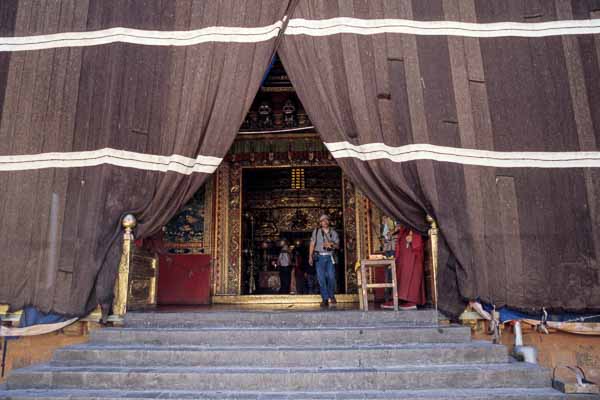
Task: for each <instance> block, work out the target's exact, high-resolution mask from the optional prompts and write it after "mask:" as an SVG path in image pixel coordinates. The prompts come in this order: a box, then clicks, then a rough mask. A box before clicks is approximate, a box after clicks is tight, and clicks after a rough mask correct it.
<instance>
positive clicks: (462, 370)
mask: <svg viewBox="0 0 600 400" xmlns="http://www.w3.org/2000/svg"><path fill="white" fill-rule="evenodd" d="M549 385H550V379H549V373H548V371H547V370H545V369H542V368H539V367H538V366H536V365H531V364H527V363H506V364H485V365H476V364H474V365H464V364H463V365H407V366H403V367H394V368H335V369H333V368H332V369H329V368H190V367H188V368H183V367H137V368H127V367H100V366H91V367H62V366H61V367H57V366H52V365H48V364H46V365H40V366H34V367H29V368H23V369H20V370H16V371H13V372H12V373H11V375H10V376H9V377H8V380H7V387H8V389H9V390H14V389H48V388H56V389H62V388H64V389H77V388H85V389H127V390H161V389H162V390H166V389H169V390H200V391H202V390H206V391H215V390H232V391H247V390H250V391H264V392H285V391H312V392H317V391H352V390H429V389H444V388H445V389H448V390H452V389H476V388H480V389H482V388H544V387H545V388H547V387H549Z"/></svg>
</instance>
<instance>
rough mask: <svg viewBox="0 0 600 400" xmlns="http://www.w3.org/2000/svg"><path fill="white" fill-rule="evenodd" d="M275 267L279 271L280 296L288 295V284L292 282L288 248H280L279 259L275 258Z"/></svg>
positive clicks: (285, 246)
mask: <svg viewBox="0 0 600 400" xmlns="http://www.w3.org/2000/svg"><path fill="white" fill-rule="evenodd" d="M277 266H278V269H279V279H280V280H281V288H280V289H279V293H280V294H289V293H290V284H291V282H292V266H291V257H290V253H289V248H288V246H287V245H284V246H283V247H282V248H281V252H280V253H279V257H278V258H277Z"/></svg>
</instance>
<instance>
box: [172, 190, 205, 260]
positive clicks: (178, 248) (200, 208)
mask: <svg viewBox="0 0 600 400" xmlns="http://www.w3.org/2000/svg"><path fill="white" fill-rule="evenodd" d="M205 221H206V189H205V187H204V186H203V187H202V188H200V189H199V190H198V191H197V192H196V193H195V194H194V196H193V197H192V198H191V199H190V201H188V203H187V204H186V205H185V206H184V207H183V208H182V209H181V211H179V213H178V214H177V215H176V216H175V217H173V218H172V219H171V220H170V221H169V223H168V224H167V225H165V227H164V228H163V231H164V235H163V246H164V247H165V249H167V251H168V252H169V253H172V254H204V253H205V240H204V239H205Z"/></svg>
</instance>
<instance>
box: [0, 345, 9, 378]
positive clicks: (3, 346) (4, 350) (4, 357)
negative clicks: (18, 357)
mask: <svg viewBox="0 0 600 400" xmlns="http://www.w3.org/2000/svg"><path fill="white" fill-rule="evenodd" d="M2 339H3V340H2V373H1V374H0V378H4V368H5V367H6V351H7V350H6V349H7V348H8V340H7V339H6V337H3V338H2Z"/></svg>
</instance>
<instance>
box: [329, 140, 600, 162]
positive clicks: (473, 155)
mask: <svg viewBox="0 0 600 400" xmlns="http://www.w3.org/2000/svg"><path fill="white" fill-rule="evenodd" d="M325 146H327V148H328V149H329V151H330V152H331V154H332V155H333V157H334V158H336V159H340V158H357V159H359V160H362V161H371V160H390V161H393V162H398V163H402V162H407V161H416V160H433V161H443V162H450V163H456V164H464V165H477V166H483V167H498V168H502V167H504V168H527V167H529V168H600V151H578V152H508V151H488V150H475V149H463V148H456V147H445V146H435V145H431V144H410V145H406V146H399V147H392V146H388V145H386V144H384V143H368V144H363V145H353V144H352V143H349V142H335V143H325Z"/></svg>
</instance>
